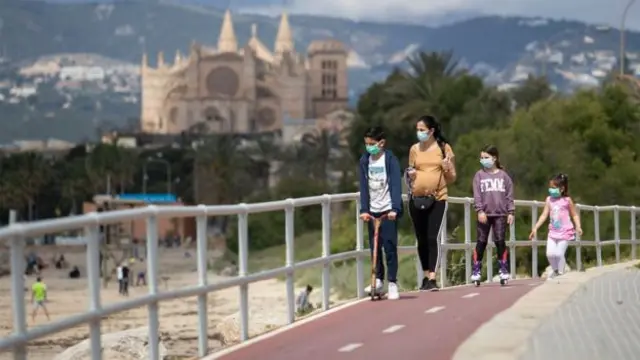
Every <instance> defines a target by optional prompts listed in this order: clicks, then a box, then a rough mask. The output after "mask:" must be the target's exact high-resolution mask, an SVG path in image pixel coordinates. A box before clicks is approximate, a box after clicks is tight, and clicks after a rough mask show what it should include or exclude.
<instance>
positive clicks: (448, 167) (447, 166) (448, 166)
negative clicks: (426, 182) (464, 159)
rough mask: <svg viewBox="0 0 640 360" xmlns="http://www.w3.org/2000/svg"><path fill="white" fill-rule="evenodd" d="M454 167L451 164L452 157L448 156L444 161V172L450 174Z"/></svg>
mask: <svg viewBox="0 0 640 360" xmlns="http://www.w3.org/2000/svg"><path fill="white" fill-rule="evenodd" d="M452 167H453V166H452V164H451V157H450V156H449V155H447V157H445V158H444V159H442V170H444V172H449V171H451V169H452Z"/></svg>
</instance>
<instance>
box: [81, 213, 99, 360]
mask: <svg viewBox="0 0 640 360" xmlns="http://www.w3.org/2000/svg"><path fill="white" fill-rule="evenodd" d="M93 214H94V216H95V218H96V224H95V225H91V226H87V227H86V228H85V231H84V233H85V238H86V240H87V279H88V282H89V294H91V297H90V299H89V311H91V312H97V311H100V309H101V308H102V305H101V301H100V235H99V234H100V227H99V223H98V214H97V213H93ZM100 330H101V329H100V318H97V319H96V320H94V321H92V322H91V323H90V324H89V332H90V341H91V360H100V359H102V344H101V338H100V337H101V331H100Z"/></svg>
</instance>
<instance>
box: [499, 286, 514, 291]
mask: <svg viewBox="0 0 640 360" xmlns="http://www.w3.org/2000/svg"><path fill="white" fill-rule="evenodd" d="M509 289H511V287H510V286H500V290H509Z"/></svg>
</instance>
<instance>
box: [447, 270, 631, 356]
mask: <svg viewBox="0 0 640 360" xmlns="http://www.w3.org/2000/svg"><path fill="white" fill-rule="evenodd" d="M636 263H637V261H634V262H627V263H622V264H617V265H609V266H604V267H601V268H592V269H589V270H587V271H586V272H572V273H568V274H566V275H563V276H562V277H559V278H558V279H557V280H555V281H545V283H544V284H543V285H542V286H538V287H536V288H535V289H534V290H533V291H531V292H530V293H529V294H527V296H524V297H523V298H521V299H520V300H519V301H518V302H516V303H515V304H514V306H513V307H511V308H510V309H508V310H507V311H504V312H502V313H500V314H499V315H497V316H496V317H494V318H493V319H492V320H491V321H489V322H487V323H485V324H484V325H483V326H481V327H480V328H479V329H478V331H476V332H475V333H474V334H473V335H472V336H471V337H469V339H467V340H466V341H465V342H463V343H462V344H461V346H460V347H459V348H458V350H457V351H456V353H455V356H454V360H468V359H474V360H515V359H520V360H533V359H545V360H549V359H562V360H572V359H576V360H577V359H581V360H592V359H593V360H603V359H611V360H613V359H616V360H626V359H629V360H631V359H640V341H638V340H637V339H640V289H639V286H640V270H638V269H636V268H632V266H633V265H634V264H636Z"/></svg>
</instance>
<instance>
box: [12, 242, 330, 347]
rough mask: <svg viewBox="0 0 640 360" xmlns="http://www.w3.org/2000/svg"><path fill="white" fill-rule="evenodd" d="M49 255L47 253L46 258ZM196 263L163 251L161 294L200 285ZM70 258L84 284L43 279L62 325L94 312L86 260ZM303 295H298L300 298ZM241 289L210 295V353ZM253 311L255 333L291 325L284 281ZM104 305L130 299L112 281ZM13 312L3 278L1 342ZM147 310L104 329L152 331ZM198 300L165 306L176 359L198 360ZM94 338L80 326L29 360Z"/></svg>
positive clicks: (52, 275) (164, 321)
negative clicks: (217, 328)
mask: <svg viewBox="0 0 640 360" xmlns="http://www.w3.org/2000/svg"><path fill="white" fill-rule="evenodd" d="M48 248H49V247H40V248H39V249H38V250H37V251H38V255H39V256H40V257H42V258H43V259H45V261H50V260H49V259H50V258H51V257H52V256H53V252H55V251H60V250H57V249H53V248H52V249H48ZM45 251H46V252H45ZM189 252H190V254H191V257H186V256H185V250H184V249H178V248H174V249H167V248H161V249H159V269H160V278H162V277H168V278H169V279H168V281H167V282H166V285H165V283H164V282H161V284H160V291H168V290H171V289H176V288H180V287H185V286H193V285H195V284H197V282H198V280H197V265H196V254H195V250H189ZM64 255H65V258H66V260H67V261H68V263H69V264H70V266H74V265H76V266H78V267H79V268H80V271H81V275H82V276H81V278H80V279H69V278H68V272H69V271H70V269H65V270H56V269H55V268H48V269H45V270H43V272H42V274H41V276H42V279H43V281H44V282H45V284H46V285H47V288H48V298H49V301H48V302H47V304H46V306H47V308H48V310H49V313H50V315H51V320H52V321H56V320H60V319H63V318H65V317H68V316H71V315H74V314H78V313H81V312H83V311H84V310H85V309H88V306H89V296H88V289H87V281H86V278H85V276H86V266H85V258H86V255H85V254H84V253H83V252H81V251H76V252H75V253H70V252H64ZM142 268H146V263H145V262H141V263H137V264H134V265H133V268H132V274H136V273H137V272H138V270H139V269H142ZM222 279H225V277H222V276H217V275H214V274H212V273H210V275H209V282H210V283H211V282H215V281H220V280H222ZM34 281H35V277H34V276H31V277H27V284H26V286H27V287H30V286H31V284H32V283H33V282H34ZM147 291H148V289H147V288H146V287H145V286H140V287H135V286H134V287H132V288H130V291H129V293H130V295H129V298H134V297H136V296H141V295H143V294H145V293H146V292H147ZM298 291H300V289H299V288H298V289H296V293H297V292H298ZM238 293H239V291H238V289H237V288H234V289H227V290H224V291H219V292H217V293H214V294H210V295H209V298H208V299H209V302H208V309H209V312H208V314H209V319H208V320H209V329H211V332H210V333H209V338H210V347H211V348H214V349H215V348H220V347H221V345H220V343H219V342H218V341H217V340H214V339H213V335H214V334H213V330H212V329H213V328H214V327H215V325H216V324H217V323H219V322H220V321H221V319H223V318H225V317H226V316H229V315H231V314H234V313H236V312H237V311H238ZM249 296H250V299H249V306H250V311H251V312H258V313H260V314H262V316H259V317H258V316H257V317H255V318H254V319H253V320H250V333H252V334H255V333H257V332H261V331H263V330H264V329H265V328H276V327H279V326H282V325H284V324H286V289H285V284H284V283H283V282H281V281H278V280H275V279H274V280H267V281H262V282H259V283H256V284H252V285H250V287H249ZM101 297H102V304H103V305H106V304H112V303H116V302H119V301H123V300H125V299H126V298H125V297H123V296H121V295H120V294H119V293H118V284H117V281H116V280H115V277H114V280H112V281H111V282H110V283H109V284H108V287H107V289H104V288H103V289H102V293H101ZM29 299H30V293H29V292H25V305H26V310H27V312H28V313H30V312H31V310H32V306H31V304H30V303H29ZM311 301H312V302H313V303H317V302H320V291H316V292H314V293H313V294H312V298H311ZM12 315H13V314H12V310H11V280H10V277H9V276H5V277H2V278H0V336H7V335H9V334H10V333H11V332H12V327H13V317H12ZM28 315H29V319H28V326H29V327H34V326H39V325H42V324H44V323H46V322H47V319H46V317H45V316H44V314H43V313H41V312H40V313H39V314H38V315H37V317H36V321H35V323H32V321H31V319H30V314H28ZM147 315H148V314H147V308H146V307H142V308H136V309H133V310H130V311H126V312H123V313H119V314H114V315H111V316H108V317H106V318H103V319H102V329H103V332H104V333H109V332H116V331H122V330H126V329H131V328H137V327H142V326H146V325H147V321H148V316H147ZM196 329H197V299H196V298H184V299H178V300H171V301H166V302H161V303H160V331H161V333H162V338H163V342H164V344H165V345H166V346H167V348H168V350H169V354H170V355H173V356H174V357H173V358H193V357H195V356H196V355H197V330H196ZM88 335H89V327H88V326H86V325H85V326H79V327H76V328H72V329H69V330H67V331H64V332H62V333H58V334H55V335H53V336H50V337H47V338H44V339H39V340H36V341H34V342H32V343H31V344H30V346H29V347H28V351H29V355H28V357H29V359H33V360H39V359H43V360H44V359H47V360H50V359H52V358H53V357H54V356H55V355H56V354H58V353H60V352H62V351H63V350H64V349H66V348H67V347H70V346H73V345H75V344H77V343H78V342H80V341H82V340H84V339H86V338H87V337H88ZM5 358H6V359H9V358H11V355H10V354H6V353H5V354H0V359H5Z"/></svg>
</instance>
